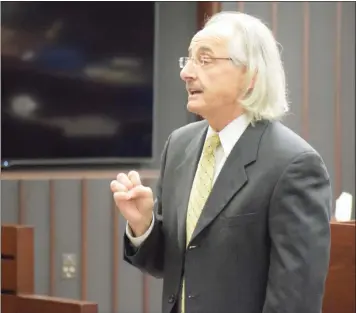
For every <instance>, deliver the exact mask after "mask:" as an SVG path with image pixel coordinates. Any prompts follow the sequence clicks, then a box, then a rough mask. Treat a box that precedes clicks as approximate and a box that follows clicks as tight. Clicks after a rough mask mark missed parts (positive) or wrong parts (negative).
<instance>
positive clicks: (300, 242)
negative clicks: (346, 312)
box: [263, 152, 332, 313]
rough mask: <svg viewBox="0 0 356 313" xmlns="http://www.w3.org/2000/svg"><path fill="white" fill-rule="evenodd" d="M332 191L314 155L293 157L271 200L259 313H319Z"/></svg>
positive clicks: (317, 158) (323, 167) (327, 254)
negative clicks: (267, 263) (263, 292)
mask: <svg viewBox="0 0 356 313" xmlns="http://www.w3.org/2000/svg"><path fill="white" fill-rule="evenodd" d="M331 207H332V193H331V187H330V180H329V175H328V173H327V170H326V167H325V165H324V163H323V161H322V160H321V158H320V157H319V155H317V154H316V153H314V152H306V153H303V154H302V155H299V156H298V157H296V158H295V159H294V160H293V161H292V162H291V163H290V164H289V165H288V166H287V168H286V169H285V171H284V173H283V174H282V175H281V177H280V179H279V181H278V183H277V185H276V187H275V190H274V193H273V195H272V198H271V203H270V211H269V233H270V238H271V254H270V268H269V277H268V287H267V293H266V301H265V305H264V309H263V313H301V312H303V313H320V312H321V311H322V302H323V294H324V284H325V280H326V276H327V273H328V266H329V254H330V216H331Z"/></svg>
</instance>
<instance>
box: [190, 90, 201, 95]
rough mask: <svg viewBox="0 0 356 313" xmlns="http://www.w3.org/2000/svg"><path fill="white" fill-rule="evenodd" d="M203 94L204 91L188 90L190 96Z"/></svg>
mask: <svg viewBox="0 0 356 313" xmlns="http://www.w3.org/2000/svg"><path fill="white" fill-rule="evenodd" d="M202 92H203V91H202V90H200V89H188V93H189V95H190V96H194V95H197V94H200V93H202Z"/></svg>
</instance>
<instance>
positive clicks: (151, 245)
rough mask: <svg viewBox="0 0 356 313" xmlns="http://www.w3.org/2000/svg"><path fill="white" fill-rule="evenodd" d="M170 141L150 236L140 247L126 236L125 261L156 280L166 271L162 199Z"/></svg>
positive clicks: (162, 168)
mask: <svg viewBox="0 0 356 313" xmlns="http://www.w3.org/2000/svg"><path fill="white" fill-rule="evenodd" d="M169 140H170V137H169V138H168V140H167V142H166V144H165V147H164V149H163V153H162V157H161V170H160V176H159V178H158V181H157V186H156V199H155V202H154V208H153V211H154V225H153V228H152V230H151V232H150V234H149V236H148V237H147V238H146V239H145V240H144V242H143V243H142V244H141V245H140V246H139V247H135V246H134V245H133V244H132V243H131V241H130V239H129V238H128V237H127V235H126V234H125V235H124V260H125V261H126V262H128V263H129V264H131V265H133V266H135V267H136V268H138V269H140V270H141V271H143V272H146V273H148V274H150V275H152V276H154V277H156V278H162V276H163V270H164V251H165V241H164V233H163V230H162V223H163V212H162V199H161V198H162V189H163V176H164V171H165V165H166V157H167V150H168V145H169Z"/></svg>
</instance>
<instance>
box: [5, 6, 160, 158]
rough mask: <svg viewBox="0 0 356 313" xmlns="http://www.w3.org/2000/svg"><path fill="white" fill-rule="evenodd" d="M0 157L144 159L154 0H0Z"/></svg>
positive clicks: (149, 147)
mask: <svg viewBox="0 0 356 313" xmlns="http://www.w3.org/2000/svg"><path fill="white" fill-rule="evenodd" d="M1 7H2V8H1V9H2V10H1V11H2V13H1V14H2V16H1V18H2V26H1V40H2V42H1V43H2V49H1V62H2V64H1V65H2V66H1V75H2V79H1V89H2V90H1V101H2V103H1V104H2V106H1V121H2V125H1V127H2V164H4V162H10V164H11V162H12V161H16V160H22V161H24V160H32V161H33V160H38V161H39V162H40V161H41V160H61V161H63V160H68V161H77V162H78V161H80V160H82V159H93V162H94V163H95V162H97V161H98V160H94V159H100V160H101V161H103V160H104V161H105V160H106V159H112V158H115V159H117V158H150V157H151V156H152V132H153V129H152V128H153V126H152V124H153V116H152V115H153V54H154V51H153V50H154V2H139V3H136V2H121V1H118V2H99V1H98V2H2V3H1Z"/></svg>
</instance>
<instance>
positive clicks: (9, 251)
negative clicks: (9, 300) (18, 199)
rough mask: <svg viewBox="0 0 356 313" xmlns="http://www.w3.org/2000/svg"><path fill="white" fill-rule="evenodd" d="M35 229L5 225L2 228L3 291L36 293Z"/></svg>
mask: <svg viewBox="0 0 356 313" xmlns="http://www.w3.org/2000/svg"><path fill="white" fill-rule="evenodd" d="M33 250H34V243H33V228H31V227H21V226H18V225H3V226H2V228H1V290H2V291H6V292H13V293H17V292H21V293H32V292H33V291H34V270H33V268H34V252H33Z"/></svg>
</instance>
